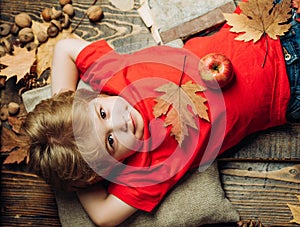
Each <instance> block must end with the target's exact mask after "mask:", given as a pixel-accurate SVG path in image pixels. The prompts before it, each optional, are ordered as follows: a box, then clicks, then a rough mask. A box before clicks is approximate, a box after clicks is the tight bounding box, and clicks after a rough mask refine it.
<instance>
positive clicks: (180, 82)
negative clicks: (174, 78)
mask: <svg viewBox="0 0 300 227" xmlns="http://www.w3.org/2000/svg"><path fill="white" fill-rule="evenodd" d="M185 63H186V56H184V59H183V66H182V71H181V76H180V80H179V87H181V84H182V78H183V74H184V70H185Z"/></svg>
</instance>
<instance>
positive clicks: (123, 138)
mask: <svg viewBox="0 0 300 227" xmlns="http://www.w3.org/2000/svg"><path fill="white" fill-rule="evenodd" d="M89 110H90V116H91V118H92V120H93V121H94V123H95V129H96V133H97V136H98V138H100V141H101V143H102V145H103V146H104V149H105V150H106V151H107V152H108V153H109V154H110V155H111V156H112V157H114V158H115V159H117V160H123V159H125V158H127V157H128V156H130V155H131V154H132V153H134V152H135V151H137V150H138V149H139V148H140V146H141V144H142V141H141V139H142V137H143V134H144V122H143V118H142V116H141V114H140V113H139V112H138V111H137V110H136V109H135V108H133V107H132V106H131V105H130V104H129V103H128V102H127V101H126V100H125V99H123V98H121V97H119V96H99V97H98V98H96V99H94V100H92V101H91V102H90V103H89Z"/></svg>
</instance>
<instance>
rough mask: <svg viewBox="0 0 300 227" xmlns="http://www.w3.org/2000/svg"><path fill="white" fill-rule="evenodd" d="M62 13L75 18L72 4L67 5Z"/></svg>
mask: <svg viewBox="0 0 300 227" xmlns="http://www.w3.org/2000/svg"><path fill="white" fill-rule="evenodd" d="M62 11H63V12H64V13H66V14H68V15H69V16H70V17H72V16H74V8H73V6H72V5H71V4H66V5H65V6H64V7H63V9H62Z"/></svg>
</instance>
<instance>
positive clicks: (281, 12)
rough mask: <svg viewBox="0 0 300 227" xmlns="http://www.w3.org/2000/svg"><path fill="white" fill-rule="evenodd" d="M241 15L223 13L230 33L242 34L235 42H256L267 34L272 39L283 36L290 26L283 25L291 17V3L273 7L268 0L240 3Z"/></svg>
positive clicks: (287, 2)
mask: <svg viewBox="0 0 300 227" xmlns="http://www.w3.org/2000/svg"><path fill="white" fill-rule="evenodd" d="M239 6H240V8H241V10H242V13H241V14H236V13H232V14H229V13H224V17H225V19H226V20H227V23H228V24H229V25H230V26H232V28H231V29H230V31H232V32H236V33H243V34H241V35H239V36H237V37H236V40H241V41H246V42H247V41H250V40H253V42H254V43H255V42H257V41H258V40H259V39H260V38H261V37H262V35H264V34H267V35H268V36H269V37H270V38H272V39H277V36H280V35H284V33H285V32H286V31H288V30H289V28H290V24H284V23H286V22H287V21H288V19H289V18H290V17H291V14H290V10H291V1H290V0H283V1H282V2H281V3H279V4H275V5H273V3H272V1H270V0H249V1H248V2H240V4H239Z"/></svg>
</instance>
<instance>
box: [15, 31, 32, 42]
mask: <svg viewBox="0 0 300 227" xmlns="http://www.w3.org/2000/svg"><path fill="white" fill-rule="evenodd" d="M19 39H20V42H21V43H29V42H31V41H33V40H34V34H33V31H32V29H31V28H22V29H21V31H19Z"/></svg>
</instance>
